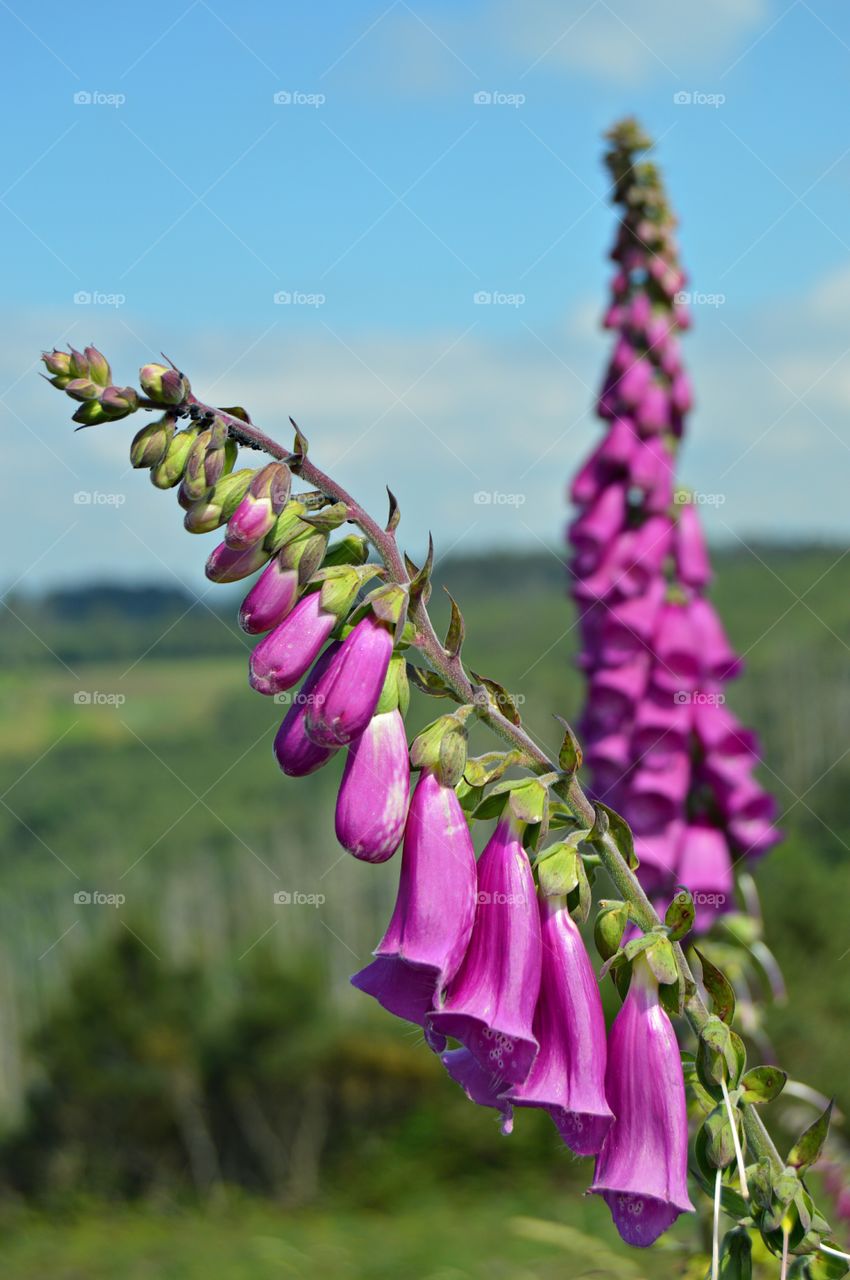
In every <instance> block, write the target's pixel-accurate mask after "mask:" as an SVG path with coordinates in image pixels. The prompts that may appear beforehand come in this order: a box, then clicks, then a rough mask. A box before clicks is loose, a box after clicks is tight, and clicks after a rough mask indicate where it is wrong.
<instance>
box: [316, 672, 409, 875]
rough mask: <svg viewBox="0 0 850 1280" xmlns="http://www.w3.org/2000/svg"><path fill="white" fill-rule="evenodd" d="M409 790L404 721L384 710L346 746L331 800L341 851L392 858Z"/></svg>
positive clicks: (376, 859) (369, 858)
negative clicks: (335, 791) (334, 792)
mask: <svg viewBox="0 0 850 1280" xmlns="http://www.w3.org/2000/svg"><path fill="white" fill-rule="evenodd" d="M316 696H317V697H318V696H321V695H320V694H317V695H316ZM318 750H319V751H324V750H328V748H326V747H321V746H320V747H318ZM409 792H410V764H409V762H408V758H407V734H406V733H405V729H404V720H403V719H402V715H401V712H400V711H399V710H397V709H396V710H393V711H384V712H382V713H381V714H380V715H375V716H373V717H372V719H371V720H370V721H369V723H368V724H367V726H366V728H365V729H364V730H363V732H362V733H361V735H360V737H359V738H355V740H354V741H353V742H352V744H351V746H350V747H349V748H348V759H347V760H346V762H345V769H344V771H343V775H342V782H341V783H340V787H339V794H338V795H337V801H336V838H337V840H338V841H339V842H340V844H341V845H342V847H343V849H347V850H348V852H349V853H352V854H354V857H355V858H360V859H361V861H363V862H386V860H387V858H391V857H392V855H393V854H394V853H395V851H396V849H397V848H398V846H399V844H400V843H401V837H402V835H403V833H404V820H405V818H406V816H407V803H408V797H409Z"/></svg>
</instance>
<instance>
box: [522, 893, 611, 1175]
mask: <svg viewBox="0 0 850 1280" xmlns="http://www.w3.org/2000/svg"><path fill="white" fill-rule="evenodd" d="M540 929H541V938H542V943H543V973H542V977H541V982H540V995H539V998H538V1001H537V1008H536V1010H535V1013H534V1035H535V1038H536V1039H537V1041H538V1042H539V1044H540V1052H539V1053H538V1055H537V1057H536V1058H535V1060H534V1065H533V1066H532V1068H531V1071H530V1072H529V1074H528V1076H527V1077H526V1079H525V1080H524V1081H523V1083H522V1084H519V1085H515V1086H514V1088H512V1089H510V1090H509V1091H508V1093H507V1094H506V1095H505V1096H506V1098H507V1100H508V1101H510V1102H512V1103H513V1105H514V1106H519V1107H542V1108H543V1109H544V1110H546V1111H548V1112H549V1115H550V1116H551V1117H552V1119H553V1120H554V1122H555V1125H556V1127H557V1129H558V1132H559V1133H560V1135H561V1137H562V1138H563V1140H564V1142H565V1143H566V1144H567V1146H568V1147H570V1148H571V1149H572V1150H573V1151H574V1152H575V1153H576V1155H579V1156H592V1155H596V1154H597V1153H598V1151H599V1150H600V1148H601V1147H602V1141H603V1139H604V1137H605V1135H606V1133H607V1132H608V1129H609V1128H610V1125H611V1121H612V1120H613V1118H614V1117H613V1114H612V1112H611V1108H610V1107H609V1106H608V1103H607V1101H606V1098H605V1065H606V1059H607V1049H606V1041H605V1018H604V1016H603V1013H602V1002H601V1000H600V998H599V987H598V985H597V982H596V976H595V974H594V972H593V967H592V965H591V963H590V958H589V956H588V954H587V951H586V950H585V947H584V943H583V942H582V939H581V934H580V933H579V931H578V926H577V925H576V924H575V922H574V920H573V919H572V917H571V915H570V913H569V911H568V910H567V906H566V901H565V900H563V901H562V900H558V899H555V898H545V897H541V898H540Z"/></svg>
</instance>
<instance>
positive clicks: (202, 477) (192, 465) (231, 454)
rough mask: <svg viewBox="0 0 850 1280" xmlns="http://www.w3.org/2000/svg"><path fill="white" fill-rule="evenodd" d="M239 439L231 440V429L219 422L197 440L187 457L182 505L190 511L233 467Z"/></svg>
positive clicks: (181, 495) (181, 491)
mask: <svg viewBox="0 0 850 1280" xmlns="http://www.w3.org/2000/svg"><path fill="white" fill-rule="evenodd" d="M237 452H238V450H237V446H236V441H235V440H228V438H227V428H226V427H225V425H224V423H223V422H221V421H217V422H216V423H215V424H214V425H213V426H212V427H208V428H206V430H204V431H202V432H201V433H200V435H199V436H198V437H197V439H196V440H195V443H194V444H193V445H192V448H191V450H190V451H189V457H188V458H187V460H186V473H185V475H184V477H183V483H182V485H181V486H180V494H179V498H180V505H181V506H183V507H185V508H186V509H187V510H188V508H189V507H191V505H192V503H193V502H197V501H198V500H199V499H200V498H202V497H203V496H204V494H205V493H206V492H207V490H208V489H211V488H212V486H213V485H214V484H217V483H218V481H219V480H220V479H221V478H222V476H225V475H227V473H228V472H229V471H231V470H232V468H233V464H234V462H235V461H236V454H237Z"/></svg>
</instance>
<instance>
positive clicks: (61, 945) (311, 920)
mask: <svg viewBox="0 0 850 1280" xmlns="http://www.w3.org/2000/svg"><path fill="white" fill-rule="evenodd" d="M715 563H716V568H717V574H718V587H717V590H716V592H715V599H716V601H717V604H718V606H719V608H720V610H721V614H722V616H723V617H724V619H725V621H726V624H727V627H728V630H729V633H730V636H731V639H732V641H733V643H734V644H735V645H736V647H737V648H739V649H740V650H741V651H742V652H744V653H745V654H747V655H748V656H747V669H746V673H745V675H744V677H743V678H742V680H741V681H740V682H739V684H738V686H737V687H736V688H734V690H733V694H732V698H731V701H732V702H733V704H734V707H735V709H736V710H737V711H739V712H740V714H741V715H742V716H743V718H744V720H745V721H746V722H747V723H752V724H754V725H757V726H758V727H759V730H760V731H761V733H762V737H763V741H764V748H765V762H766V763H765V768H764V779H765V781H766V783H767V784H768V785H769V786H770V787H771V788H772V789H773V790H775V791H776V793H777V795H778V797H779V800H780V805H781V809H782V811H783V814H784V816H783V820H782V825H783V827H784V829H785V830H786V832H787V838H786V840H785V842H784V843H783V844H782V845H781V846H780V847H779V848H778V849H777V850H776V851H775V852H774V853H773V854H772V855H770V857H769V859H768V860H767V861H766V862H765V863H764V864H763V866H762V867H760V868H759V870H758V873H757V879H758V884H759V889H760V893H761V896H762V900H763V904H764V911H765V917H766V936H767V941H768V943H769V945H770V946H771V947H772V949H773V950H774V951H775V953H776V955H777V956H778V958H779V961H780V963H781V965H782V968H783V970H784V973H785V977H786V980H787V984H788V988H789V1001H788V1003H787V1005H785V1006H775V1007H773V1008H772V1009H771V1010H770V1012H769V1014H768V1016H767V1033H768V1035H769V1037H770V1039H771V1041H772V1043H773V1044H774V1045H775V1047H776V1052H777V1056H778V1057H779V1059H780V1060H781V1061H782V1063H783V1065H784V1066H786V1067H787V1068H788V1069H789V1070H790V1072H791V1074H792V1076H793V1077H795V1078H797V1079H803V1080H805V1081H806V1082H807V1083H808V1084H810V1085H812V1086H814V1087H815V1088H818V1089H821V1090H823V1092H825V1093H827V1094H830V1095H831V1094H833V1093H835V1094H837V1098H838V1105H839V1108H840V1109H841V1111H843V1112H844V1113H846V1112H847V1110H848V1108H850V1084H848V1076H847V1072H846V1031H845V1028H846V1025H847V1019H848V1016H850V925H848V919H850V917H848V912H847V906H846V904H847V901H848V894H850V864H848V858H847V856H846V855H847V851H848V847H849V846H850V805H848V800H847V796H848V794H850V748H848V747H847V746H846V725H847V723H848V718H849V717H850V669H848V664H847V645H846V643H845V641H844V639H843V638H842V637H843V636H846V635H847V634H848V632H850V560H846V559H844V556H843V554H842V553H841V552H840V550H838V549H834V548H830V547H800V548H786V549H780V548H777V547H775V546H774V547H764V548H759V547H756V548H755V549H754V550H753V551H747V552H741V553H740V554H736V553H732V552H729V551H727V552H725V553H722V554H718V555H717V556H716V558H715ZM438 580H442V581H443V582H445V583H447V584H450V585H451V590H452V593H453V594H454V595H455V596H456V597H457V598H458V599H459V600H460V602H461V604H462V607H463V610H464V613H465V616H466V621H467V628H468V633H469V636H470V639H469V641H468V660H469V664H470V665H471V666H472V667H473V668H474V669H475V670H477V671H479V672H483V673H484V674H487V675H493V676H494V677H496V678H498V679H499V680H501V681H502V682H503V683H504V684H505V685H506V686H507V687H508V688H509V689H510V690H511V691H513V692H515V693H517V694H519V695H521V697H522V698H524V699H525V702H524V704H523V707H522V709H523V713H524V717H525V719H526V721H527V724H528V725H529V727H530V728H531V730H532V732H533V733H534V734H535V735H536V736H537V737H539V738H540V739H541V740H542V741H543V742H545V743H548V744H550V745H551V744H553V743H554V742H555V741H556V739H557V736H558V730H557V725H556V724H555V722H554V721H553V720H552V712H553V711H558V712H561V713H562V714H564V715H565V716H567V717H569V716H570V715H571V714H573V715H574V714H575V712H576V709H577V707H578V705H579V694H580V689H579V681H578V678H577V675H576V673H575V672H574V671H573V670H572V667H571V662H570V659H571V656H572V654H573V652H574V641H575V632H574V630H573V628H572V621H573V616H572V614H571V612H570V607H569V606H568V604H567V602H566V601H565V599H564V570H563V567H562V566H561V564H560V563H559V561H558V558H557V557H556V556H552V555H548V554H541V555H539V556H505V555H500V554H495V553H494V554H493V555H491V556H488V557H480V558H477V559H470V560H455V561H453V562H447V563H446V565H445V566H441V567H440V571H439V575H438ZM442 594H443V593H442V592H440V591H439V581H438V588H437V589H436V590H435V592H434V600H435V612H436V614H437V615H438V616H441V615H442V614H443V612H444V604H443V603H442V601H441V600H440V596H441V595H442ZM237 598H238V597H237V596H236V595H235V594H232V593H230V592H229V591H225V590H223V591H222V592H220V593H217V594H216V595H215V596H209V597H204V598H201V599H197V598H195V597H191V596H188V595H184V594H183V593H182V592H181V591H179V590H176V591H175V590H161V589H158V588H139V589H134V588H130V587H121V588H118V587H114V586H111V585H108V584H106V585H104V586H102V587H83V588H80V589H74V588H73V586H70V587H69V588H68V589H66V590H63V591H54V592H52V593H50V594H49V595H46V596H42V597H38V598H34V597H28V596H17V597H15V598H11V597H10V598H9V599H8V604H9V606H10V608H9V609H7V610H5V611H3V614H2V616H0V655H2V661H0V709H2V716H0V723H2V729H0V797H2V801H1V802H0V828H2V837H3V850H4V857H3V861H2V866H0V886H2V893H1V894H0V1063H2V1072H0V1218H2V1225H3V1228H4V1229H5V1232H6V1235H7V1247H6V1253H7V1262H6V1266H5V1273H6V1274H9V1275H14V1276H20V1277H22V1278H23V1280H28V1278H29V1277H30V1276H32V1277H35V1276H39V1277H40V1276H42V1275H44V1274H45V1273H46V1272H47V1271H48V1270H49V1271H50V1274H51V1275H53V1276H54V1277H58V1278H59V1280H65V1277H67V1278H69V1280H70V1278H71V1277H78V1276H85V1277H93V1278H94V1280H98V1278H99V1277H104V1278H111V1277H113V1276H119V1275H120V1276H127V1277H130V1280H135V1278H136V1277H139V1278H141V1277H149V1276H152V1275H156V1276H162V1277H171V1276H174V1277H177V1276H180V1277H188V1278H189V1280H191V1278H192V1277H194V1276H196V1275H197V1276H201V1275H202V1274H203V1275H208V1274H209V1272H210V1268H211V1267H214V1268H215V1273H216V1274H217V1275H219V1276H222V1277H224V1280H231V1278H233V1280H235V1278H236V1277H243V1276H245V1277H249V1276H250V1277H252V1280H253V1278H256V1277H260V1278H262V1277H265V1276H281V1275H283V1276H285V1275H305V1274H310V1275H315V1276H318V1277H324V1276H328V1277H330V1276H334V1277H343V1278H345V1277H349V1276H350V1277H354V1276H369V1277H383V1276H387V1277H389V1276H393V1277H395V1276H398V1275H400V1274H402V1275H406V1276H407V1275H409V1276H417V1277H430V1278H431V1280H437V1278H439V1280H459V1278H461V1277H478V1276H485V1275H487V1276H497V1277H500V1276H504V1277H508V1276H511V1277H541V1278H544V1277H548V1276H555V1275H556V1274H557V1275H559V1276H560V1275H562V1274H563V1271H564V1267H565V1265H568V1266H569V1268H570V1273H571V1274H574V1275H579V1274H582V1273H583V1272H582V1270H581V1265H580V1264H583V1265H586V1273H587V1274H590V1273H591V1272H593V1274H597V1275H598V1274H601V1275H604V1274H611V1275H623V1276H654V1275H670V1274H674V1273H675V1274H679V1273H680V1272H681V1267H682V1266H683V1265H684V1262H683V1259H684V1256H685V1255H684V1253H683V1252H682V1246H683V1244H684V1242H686V1241H692V1240H693V1234H694V1230H695V1228H694V1226H693V1224H692V1223H687V1222H686V1223H683V1224H680V1227H679V1228H678V1229H677V1231H676V1232H675V1233H674V1234H673V1236H672V1237H671V1239H670V1240H669V1241H668V1242H667V1243H666V1248H665V1249H662V1250H661V1252H659V1253H658V1254H657V1255H656V1254H653V1256H652V1257H644V1256H643V1255H640V1256H637V1255H634V1254H631V1255H627V1254H626V1252H625V1251H624V1249H623V1248H622V1247H621V1246H620V1245H619V1242H618V1241H617V1240H616V1238H615V1236H614V1232H613V1230H612V1229H611V1228H610V1226H609V1224H608V1220H607V1211H606V1210H605V1207H604V1205H602V1204H601V1203H600V1202H597V1200H596V1199H595V1198H583V1197H582V1196H581V1194H580V1193H581V1191H582V1190H583V1189H584V1188H585V1187H586V1185H587V1182H588V1180H589V1176H588V1175H589V1168H588V1164H587V1162H580V1161H575V1160H573V1159H572V1157H571V1156H570V1155H569V1153H568V1152H566V1151H565V1149H564V1148H563V1147H562V1146H561V1145H560V1143H559V1142H558V1140H557V1136H556V1135H555V1132H554V1130H553V1129H552V1128H551V1126H550V1125H549V1124H548V1123H547V1121H546V1118H545V1117H544V1116H542V1115H538V1114H535V1113H534V1112H528V1113H524V1114H522V1115H521V1116H520V1117H519V1120H518V1123H517V1126H516V1132H515V1134H514V1135H513V1136H512V1137H511V1138H510V1139H504V1138H502V1137H501V1136H500V1134H499V1132H498V1125H497V1122H496V1119H495V1116H494V1115H493V1114H491V1113H490V1112H487V1111H480V1110H476V1109H475V1108H473V1107H472V1106H471V1105H470V1104H469V1103H467V1102H466V1100H465V1099H464V1098H463V1097H462V1096H461V1095H460V1093H459V1091H458V1090H457V1089H456V1088H455V1086H453V1085H452V1084H451V1083H450V1082H449V1081H448V1080H447V1079H445V1078H444V1077H443V1073H442V1070H441V1068H440V1066H439V1063H438V1061H437V1060H436V1059H435V1058H434V1057H433V1055H431V1054H430V1053H429V1052H428V1051H427V1050H426V1049H425V1047H424V1045H423V1044H422V1041H421V1036H420V1035H419V1033H418V1032H417V1031H415V1029H412V1028H408V1027H406V1026H405V1025H402V1024H397V1023H395V1022H394V1021H393V1020H392V1019H391V1018H390V1017H389V1016H388V1015H384V1014H383V1013H382V1012H381V1011H380V1010H378V1009H377V1008H372V1007H371V1006H370V1003H369V1002H368V1001H367V1000H366V998H365V997H363V996H362V995H360V994H359V993H357V992H355V991H354V990H353V989H351V988H350V987H349V985H348V982H347V979H348V976H349V975H350V974H351V973H352V972H353V971H354V970H355V969H356V968H358V967H360V965H361V964H363V963H365V962H366V959H367V957H368V954H369V952H370V951H371V949H372V947H373V946H374V945H375V943H376V942H377V940H378V938H379V937H380V935H381V933H382V931H383V928H384V925H385V923H386V920H387V918H388V915H389V911H390V909H391V905H392V901H393V897H394V891H395V881H396V877H397V862H398V859H397V858H396V859H395V860H394V862H393V863H390V864H389V865H388V866H385V867H372V866H368V865H363V864H358V863H356V862H355V861H354V860H353V859H351V858H349V857H348V856H347V855H345V854H341V853H340V850H339V849H338V847H337V846H336V843H335V840H334V837H333V798H334V791H335V786H336V783H337V779H338V774H339V770H340V762H333V763H332V764H331V765H330V766H329V767H328V768H327V769H325V770H324V771H322V772H320V773H319V774H317V775H315V776H314V777H312V778H310V779H305V780H302V781H294V780H288V779H284V778H282V777H281V775H280V774H279V773H278V771H277V769H276V768H275V765H274V762H273V758H272V755H271V740H272V736H273V732H274V729H275V727H276V724H277V723H278V721H279V720H280V718H281V716H282V714H283V713H284V711H285V707H283V706H280V705H276V704H275V702H274V701H272V700H270V699H264V698H261V697H259V696H257V695H256V694H254V693H252V692H251V690H250V689H249V688H248V687H247V680H246V669H247V650H248V647H249V645H248V640H247V638H246V637H245V636H243V635H241V633H240V632H239V631H238V628H237V627H236V625H235V622H234V617H235V604H236V600H237ZM80 694H87V695H90V696H91V701H88V702H87V701H81V700H80V697H79V695H80ZM95 695H108V696H110V697H112V696H113V695H120V698H123V699H124V701H123V702H120V703H119V705H116V701H117V700H116V699H115V698H114V697H113V701H112V702H104V701H103V700H102V699H99V698H97V697H95ZM75 699H76V700H75ZM443 706H444V704H440V703H437V702H435V701H431V700H427V705H426V699H424V698H422V697H421V696H418V695H417V696H416V697H415V698H414V706H413V708H412V711H411V717H410V727H411V729H415V727H416V726H418V725H419V724H421V723H424V722H425V721H426V720H427V719H430V718H432V717H433V715H435V714H438V713H439V712H440V711H441V710H442V709H443ZM482 741H483V740H482ZM603 892H604V889H603ZM80 893H83V894H94V893H101V894H108V895H122V896H123V898H124V901H123V902H120V903H119V904H118V905H107V904H97V903H86V902H80V901H78V900H77V901H75V895H79V894H80ZM280 893H288V894H291V895H299V894H303V895H320V896H321V897H323V899H324V900H323V901H321V902H320V904H319V905H318V906H316V905H310V904H308V903H303V904H298V903H297V902H290V903H289V904H288V905H285V904H280V903H278V902H276V901H275V894H280ZM797 1119H799V1116H798V1117H797ZM780 1121H781V1117H780ZM780 1133H781V1130H780ZM781 1144H782V1139H781V1138H780V1145H781ZM785 1145H790V1135H789V1138H788V1142H787V1143H786V1144H785ZM585 1259H586V1264H585ZM689 1274H690V1273H689ZM693 1274H694V1275H697V1274H702V1272H700V1271H699V1270H697V1271H694V1272H693Z"/></svg>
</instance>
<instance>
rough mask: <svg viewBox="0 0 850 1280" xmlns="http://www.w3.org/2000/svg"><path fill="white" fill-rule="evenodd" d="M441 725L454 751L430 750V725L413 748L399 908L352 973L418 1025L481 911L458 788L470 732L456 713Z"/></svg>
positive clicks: (457, 960) (399, 1014)
mask: <svg viewBox="0 0 850 1280" xmlns="http://www.w3.org/2000/svg"><path fill="white" fill-rule="evenodd" d="M436 724H437V725H441V726H442V728H441V730H439V731H438V732H439V733H440V738H441V740H442V741H443V742H445V741H446V739H449V741H448V744H447V747H448V749H446V748H445V747H444V749H443V751H442V753H441V752H440V749H439V742H438V743H437V750H436V752H434V751H433V750H430V753H429V748H432V747H433V745H434V743H433V735H432V736H431V738H430V739H429V738H428V731H427V730H426V732H425V734H423V735H420V737H419V738H417V739H416V741H415V742H414V744H413V746H412V748H411V759H412V761H413V762H414V763H415V764H416V765H418V766H419V767H421V768H422V773H421V776H420V778H419V781H418V782H417V784H416V787H415V788H414V791H413V796H412V798H411V801H410V809H409V812H408V815H407V823H406V825H405V829H404V848H403V850H402V859H401V874H400V877H399V884H398V896H397V898H396V904H395V908H394V910H393V914H392V917H391V919H390V923H389V926H388V928H387V931H386V933H385V934H384V937H383V938H382V939H381V941H380V943H379V944H378V946H377V948H376V950H375V959H374V960H373V961H372V962H371V964H368V965H367V966H366V968H365V969H361V970H360V972H359V973H356V974H355V975H354V977H353V978H352V979H351V981H352V983H353V984H354V986H355V987H358V988H359V989H360V990H361V991H365V992H366V993H367V994H368V995H371V996H373V997H374V998H375V999H376V1000H377V1001H378V1002H379V1004H381V1005H383V1007H384V1008H385V1009H388V1010H389V1012H390V1013H394V1014H395V1015H396V1016H397V1017H399V1018H405V1019H406V1020H407V1021H409V1022H414V1023H416V1024H417V1025H418V1026H424V1025H425V1021H426V1016H427V1015H428V1013H429V1012H431V1010H432V1009H433V1007H434V1003H435V1001H436V1000H437V999H438V998H439V996H440V994H441V992H442V991H443V990H444V989H445V987H446V986H447V985H448V983H449V982H450V981H451V979H452V978H453V977H454V976H455V974H456V973H457V971H458V969H459V968H460V965H461V962H462V960H463V957H464V955H465V954H466V950H467V947H468V945H469V939H470V935H471V933H472V925H473V921H474V919H475V909H476V870H475V852H474V849H473V847H472V838H471V836H470V834H469V827H468V825H467V821H466V817H465V815H464V812H463V809H462V808H461V806H460V801H459V800H458V798H457V795H456V794H455V790H454V786H455V783H456V782H457V781H458V779H459V777H460V772H462V770H463V764H464V761H465V758H466V749H465V732H464V730H463V727H462V724H461V723H460V721H458V720H457V719H456V718H455V717H453V716H446V717H443V718H442V721H437V722H436ZM430 728H432V729H433V728H434V726H430ZM426 761H427V762H428V763H427V764H426Z"/></svg>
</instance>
